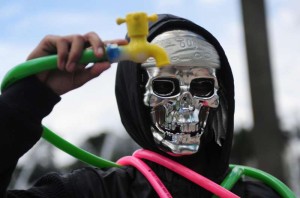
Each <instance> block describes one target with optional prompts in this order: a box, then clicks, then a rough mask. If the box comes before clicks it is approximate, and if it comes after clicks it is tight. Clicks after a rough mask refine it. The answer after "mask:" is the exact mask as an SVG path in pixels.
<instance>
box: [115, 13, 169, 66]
mask: <svg viewBox="0 0 300 198" xmlns="http://www.w3.org/2000/svg"><path fill="white" fill-rule="evenodd" d="M157 19H158V16H157V15H156V14H154V15H151V16H148V15H147V14H146V13H144V12H136V13H130V14H127V15H126V18H125V19H124V18H118V19H117V24H118V25H120V24H122V23H124V22H126V24H127V30H128V37H129V38H130V42H129V44H128V45H124V46H119V48H120V50H121V53H120V56H121V57H120V58H119V60H131V61H134V62H137V63H143V62H144V61H146V60H147V59H148V58H149V57H153V58H154V59H155V60H156V66H157V67H162V66H166V65H170V59H169V57H168V54H167V53H166V51H165V50H164V49H163V48H162V47H160V46H158V45H156V44H151V43H149V42H148V41H147V36H148V33H149V30H148V21H151V22H155V21H157Z"/></svg>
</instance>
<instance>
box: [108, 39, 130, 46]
mask: <svg viewBox="0 0 300 198" xmlns="http://www.w3.org/2000/svg"><path fill="white" fill-rule="evenodd" d="M104 43H105V44H106V45H107V44H118V45H127V44H128V41H127V40H125V39H115V40H108V41H104Z"/></svg>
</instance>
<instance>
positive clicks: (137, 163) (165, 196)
mask: <svg viewBox="0 0 300 198" xmlns="http://www.w3.org/2000/svg"><path fill="white" fill-rule="evenodd" d="M117 163H118V164H121V165H131V166H133V167H135V168H137V169H138V170H139V171H140V172H141V173H142V174H143V175H144V176H145V177H146V178H147V180H148V181H149V182H150V184H151V185H152V187H153V188H154V190H155V191H156V193H157V194H158V196H159V197H161V198H171V197H172V195H171V194H170V192H169V191H168V189H167V188H166V187H165V185H164V184H163V183H162V182H161V180H160V179H159V177H158V176H157V175H156V174H155V173H154V172H153V170H152V169H151V168H150V167H149V166H148V165H147V164H146V163H145V162H143V161H142V160H140V159H138V158H135V157H132V156H127V157H122V158H121V159H119V160H118V161H117Z"/></svg>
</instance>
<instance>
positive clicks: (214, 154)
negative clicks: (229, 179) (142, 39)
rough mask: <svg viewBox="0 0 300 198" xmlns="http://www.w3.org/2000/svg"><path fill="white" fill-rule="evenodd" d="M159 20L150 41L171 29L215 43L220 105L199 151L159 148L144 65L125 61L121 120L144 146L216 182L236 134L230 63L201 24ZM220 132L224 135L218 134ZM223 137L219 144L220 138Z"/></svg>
mask: <svg viewBox="0 0 300 198" xmlns="http://www.w3.org/2000/svg"><path fill="white" fill-rule="evenodd" d="M158 16H159V19H158V21H156V22H155V23H151V24H150V26H149V36H148V41H149V42H150V41H151V40H153V39H154V38H155V37H156V36H157V35H159V34H161V33H163V32H165V31H170V30H188V31H191V32H194V33H196V34H198V35H201V36H202V37H203V38H204V39H205V40H206V41H207V42H209V43H210V44H212V45H213V46H214V47H215V49H216V51H217V53H218V55H219V57H220V69H217V72H216V75H217V79H218V82H219V91H218V95H219V96H220V105H219V107H218V108H217V109H216V110H212V111H211V113H210V115H209V118H208V123H207V126H206V130H205V132H204V134H203V136H202V137H201V145H200V148H199V151H198V152H197V153H196V154H193V155H187V156H181V157H173V156H170V155H168V154H166V153H164V152H163V151H161V150H160V149H158V148H157V147H156V144H155V142H154V139H153V136H152V132H151V117H150V109H149V107H146V106H145V105H144V103H143V95H144V91H145V83H146V82H147V79H146V78H147V75H146V74H145V73H144V72H143V69H142V67H141V64H137V63H133V62H131V61H123V62H120V63H119V64H118V69H117V75H116V88H115V93H116V98H117V103H118V108H119V112H120V116H121V121H122V123H123V125H124V127H125V129H126V130H127V132H128V134H129V135H130V136H131V137H132V138H133V139H134V140H135V141H136V142H137V143H138V144H139V145H140V146H141V147H142V148H145V149H149V150H151V151H155V152H158V153H160V154H163V155H165V156H168V157H169V158H171V159H173V160H175V161H177V162H179V163H181V164H183V165H185V166H187V167H189V168H191V169H192V170H194V171H196V172H198V173H200V174H202V175H203V176H206V177H208V178H210V179H212V180H214V181H217V182H218V181H220V180H221V179H223V177H224V175H225V173H226V172H227V170H228V165H229V157H230V151H231V145H232V137H233V125H234V124H233V122H234V82H233V76H232V72H231V68H230V65H229V63H228V60H227V57H226V55H225V52H224V51H223V49H222V47H221V45H220V44H219V42H218V41H217V40H216V38H215V37H214V36H212V35H211V34H210V33H209V32H208V31H207V30H205V29H204V28H202V27H200V26H198V25H197V24H195V23H193V22H191V21H189V20H187V19H183V18H180V17H177V16H174V15H169V14H162V15H158ZM215 134H219V136H221V138H220V137H215ZM217 138H220V139H221V142H220V143H221V145H222V146H219V145H218V143H217V141H216V139H217Z"/></svg>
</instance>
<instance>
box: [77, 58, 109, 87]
mask: <svg viewBox="0 0 300 198" xmlns="http://www.w3.org/2000/svg"><path fill="white" fill-rule="evenodd" d="M108 68H110V63H109V62H104V63H95V64H94V65H93V66H92V67H89V68H87V69H84V70H82V71H80V72H76V76H75V78H74V86H75V87H80V86H82V85H84V84H85V83H86V82H88V81H90V80H92V79H94V78H96V77H98V76H99V75H100V74H101V73H102V72H103V71H105V70H107V69H108Z"/></svg>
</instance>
